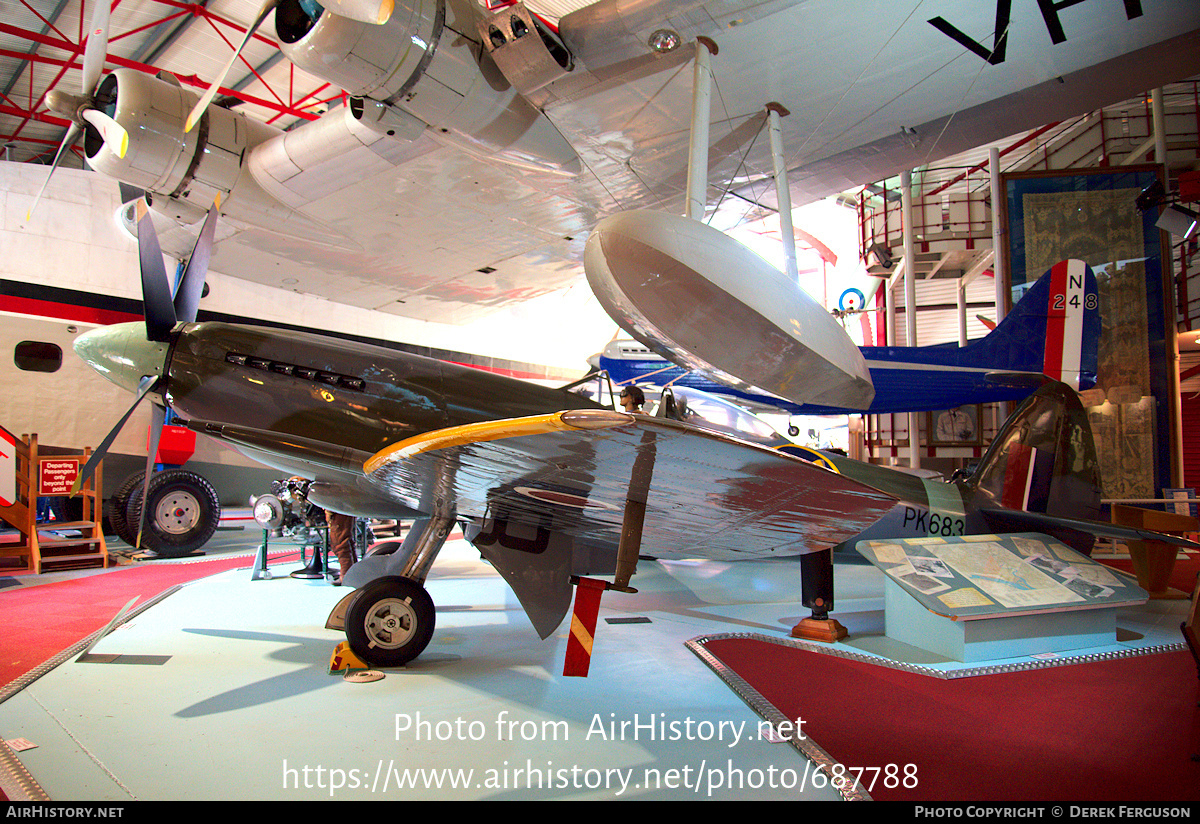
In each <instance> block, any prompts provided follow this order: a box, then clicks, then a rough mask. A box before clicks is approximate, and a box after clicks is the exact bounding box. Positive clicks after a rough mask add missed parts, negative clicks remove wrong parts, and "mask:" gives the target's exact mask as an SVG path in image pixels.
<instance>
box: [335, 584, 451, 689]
mask: <svg viewBox="0 0 1200 824" xmlns="http://www.w3.org/2000/svg"><path fill="white" fill-rule="evenodd" d="M433 625H434V609H433V599H432V598H430V597H429V593H428V592H426V591H425V588H424V587H423V586H421V585H420V584H418V583H417V582H416V581H412V580H409V579H408V578H401V577H399V576H396V575H389V576H387V577H384V578H376V579H375V580H374V581H372V582H371V583H369V584H367V585H366V586H364V587H363V588H362V589H360V590H359V591H358V594H357V595H356V596H355V597H354V600H353V601H351V602H350V607H349V609H348V610H347V611H346V639H347V640H348V641H349V642H350V649H352V650H354V654H355V655H357V656H358V657H359V658H361V659H362V660H364V661H366V662H368V663H370V664H374V665H376V666H380V667H398V666H401V665H403V664H407V663H408V662H409V661H411V660H412V659H414V658H416V657H417V656H418V655H420V654H421V653H422V652H424V651H425V647H426V646H428V645H429V640H430V639H431V638H432V637H433Z"/></svg>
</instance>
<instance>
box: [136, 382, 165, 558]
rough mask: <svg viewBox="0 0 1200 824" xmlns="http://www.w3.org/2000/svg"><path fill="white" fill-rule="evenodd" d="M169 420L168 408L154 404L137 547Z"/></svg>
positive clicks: (143, 526) (140, 546)
mask: <svg viewBox="0 0 1200 824" xmlns="http://www.w3.org/2000/svg"><path fill="white" fill-rule="evenodd" d="M166 420H167V410H165V409H163V408H162V407H161V406H159V405H158V404H154V409H153V411H152V413H151V417H150V446H149V448H148V450H147V452H146V482H145V483H144V484H143V485H142V514H141V518H139V519H138V534H137V544H136V545H135V546H136V548H137V549H141V548H142V533H143V532H144V531H145V529H146V510H147V509H148V507H147V506H146V498H147V496H148V495H149V494H150V480H151V478H152V477H153V476H154V459H155V457H157V456H158V441H159V438H160V437H161V436H162V428H163V424H164V423H165V422H166Z"/></svg>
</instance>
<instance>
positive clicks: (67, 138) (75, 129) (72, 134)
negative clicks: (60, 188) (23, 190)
mask: <svg viewBox="0 0 1200 824" xmlns="http://www.w3.org/2000/svg"><path fill="white" fill-rule="evenodd" d="M82 131H83V127H82V126H80V125H79V124H78V123H72V124H71V126H70V128H68V129H67V133H66V134H65V135H63V139H62V143H60V144H58V151H57V152H55V153H54V162H53V163H51V164H50V172H49V173H48V174H47V175H46V179H45V180H43V181H42V188H40V189H38V193H37V197H35V198H34V199H33V205H32V206H30V207H29V211H28V212H26V213H25V220H29V219H30V218H31V217H33V210H34V209H36V208H37V205H38V203H39V202H40V201H41V199H42V193H43V192H45V191H46V187H47V186H48V185H50V178H52V177H54V170H55V169H57V168H58V161H60V160H62V156H63V152H65V151H66V150H67V149H69V148H70V147H71V146H73V145H75V141H76V140H78V139H79V133H80V132H82Z"/></svg>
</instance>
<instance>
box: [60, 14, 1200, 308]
mask: <svg viewBox="0 0 1200 824" xmlns="http://www.w3.org/2000/svg"><path fill="white" fill-rule="evenodd" d="M104 5H105V4H103V3H98V4H96V17H95V18H94V21H93V26H92V31H94V32H95V34H94V35H93V36H91V37H89V38H88V41H87V48H86V52H85V59H84V72H83V81H82V84H81V93H80V94H79V95H68V94H62V93H56V94H55V95H53V96H52V97H51V98H50V99H49V101H48V102H49V104H50V105H51V106H52V108H53V109H54V111H56V112H58V113H59V114H61V115H63V116H65V117H67V118H69V119H70V120H71V122H72V126H71V128H70V129H69V131H68V133H67V135H66V137H65V139H64V142H63V146H62V147H60V155H61V149H65V147H67V146H68V145H70V144H73V143H74V142H75V141H76V140H78V139H79V137H80V135H82V137H83V149H84V153H85V155H86V158H87V162H88V164H89V165H90V166H91V167H92V168H93V169H95V170H96V171H98V172H99V173H101V174H104V175H107V176H109V177H111V178H113V179H116V180H119V181H122V182H123V183H126V184H129V185H131V186H134V187H138V188H140V189H141V190H143V191H144V192H145V193H146V194H147V195H148V198H149V201H150V202H151V205H152V208H153V209H154V210H155V211H156V212H157V213H158V214H160V215H161V216H163V218H164V222H166V221H168V220H169V221H170V222H173V223H174V224H175V225H176V226H177V227H179V228H178V229H177V230H176V231H174V232H163V234H162V238H163V247H164V251H166V252H167V253H169V254H173V255H175V256H177V257H182V256H183V255H185V254H186V253H187V251H188V250H189V249H190V248H191V245H192V239H193V237H194V235H195V227H196V226H197V225H198V224H199V222H200V221H201V219H202V218H203V217H204V215H205V213H206V211H207V209H208V207H209V204H210V203H212V202H213V200H214V199H215V198H216V197H217V196H218V195H219V196H220V197H221V204H222V205H221V213H222V223H221V229H220V232H219V235H218V237H217V239H216V244H215V246H214V253H213V254H214V259H213V267H214V268H215V269H217V270H218V271H221V272H223V273H225V274H228V275H232V276H236V277H242V278H246V279H249V280H253V281H256V282H262V283H267V284H270V285H279V283H280V282H281V281H282V280H283V279H285V278H290V279H292V281H293V282H294V285H293V286H292V288H295V289H299V290H301V291H305V292H309V293H313V294H319V295H322V296H324V297H327V298H330V299H333V300H337V301H340V302H343V303H347V304H350V305H355V306H361V307H366V308H371V309H381V310H383V311H387V312H392V313H395V314H399V315H403V316H407V317H414V318H421V319H427V320H434V321H441V322H450V323H462V322H464V321H467V320H470V319H472V318H475V317H478V316H479V315H480V314H481V313H484V312H487V311H490V310H492V309H494V308H497V307H500V306H504V305H508V304H512V303H514V302H516V301H521V300H526V299H528V298H531V297H534V296H537V295H540V294H545V293H548V292H551V291H554V290H556V289H560V288H564V287H566V286H569V285H571V284H574V283H576V282H577V281H578V278H579V275H580V272H581V268H580V267H581V257H582V252H583V244H584V241H585V239H586V238H587V236H588V234H589V232H591V230H592V229H593V227H594V226H595V225H596V223H597V222H598V221H599V220H600V219H601V218H603V217H605V216H606V215H610V214H614V213H616V212H620V211H626V210H630V209H635V208H652V209H661V210H665V211H678V209H679V206H680V205H681V204H682V203H683V202H684V200H685V192H686V189H687V187H686V179H687V176H688V156H689V133H690V131H691V129H690V125H689V123H690V119H691V109H692V102H691V101H692V95H693V87H694V80H693V72H692V64H693V62H695V61H697V60H699V58H700V57H701V55H702V54H703V56H704V62H705V64H706V65H707V69H706V71H707V72H708V73H709V74H711V77H712V81H713V82H712V91H711V98H710V102H707V103H706V104H705V105H703V106H702V111H701V112H700V114H701V115H702V116H703V119H704V120H705V122H706V130H705V133H706V134H707V135H708V137H707V139H706V143H707V144H708V148H709V149H710V151H709V157H710V158H711V159H710V161H709V162H708V163H707V164H706V165H705V168H704V169H702V170H700V173H701V174H702V176H703V180H702V181H701V191H702V192H703V196H702V197H701V200H702V201H703V202H704V203H705V204H706V207H705V208H704V209H703V211H704V213H705V214H703V215H700V216H701V217H705V218H706V219H708V220H710V221H713V222H714V225H716V226H717V227H718V228H727V226H726V224H730V223H734V222H737V221H740V220H742V219H746V220H753V219H756V218H758V217H761V216H762V215H763V214H765V213H769V212H770V211H771V210H773V209H774V208H776V205H777V202H776V194H775V192H774V190H773V189H772V187H771V186H770V185H769V184H768V181H769V180H770V179H771V178H772V177H773V176H775V163H774V159H773V156H772V152H771V151H770V150H769V149H768V143H769V142H770V141H768V140H766V139H765V138H763V137H762V136H761V133H762V131H763V130H764V128H765V126H766V124H767V122H768V120H769V116H768V111H774V112H776V113H782V114H783V116H782V118H781V121H780V128H779V133H780V138H781V152H780V156H781V157H782V159H783V161H784V163H783V166H784V168H785V170H786V172H787V176H788V178H789V180H788V181H787V182H788V188H789V189H790V192H791V200H792V202H794V203H798V204H799V203H805V202H809V201H812V200H814V199H817V198H819V197H822V196H826V195H830V194H834V193H837V192H840V191H843V190H845V189H847V188H849V187H852V186H856V185H860V184H864V183H870V182H874V181H878V180H882V179H885V178H886V177H888V176H890V175H893V174H896V173H898V172H899V171H901V170H905V169H913V168H917V167H920V166H922V165H927V164H929V163H931V162H934V161H937V160H938V159H940V158H943V157H946V156H949V155H952V154H954V153H957V152H960V151H963V150H966V149H969V148H972V147H976V146H979V145H982V144H984V143H987V142H991V141H995V140H999V139H1003V138H1006V137H1009V136H1011V135H1013V134H1017V133H1020V132H1021V131H1023V130H1026V129H1029V128H1033V127H1037V126H1041V125H1043V124H1045V123H1046V122H1048V121H1051V120H1061V119H1065V118H1068V117H1071V116H1075V115H1079V114H1083V113H1085V112H1088V111H1093V110H1095V109H1097V108H1099V107H1100V106H1102V105H1104V104H1107V103H1111V102H1114V101H1117V100H1122V99H1127V98H1129V97H1131V96H1133V95H1136V94H1140V93H1142V92H1144V91H1145V90H1147V89H1150V88H1154V87H1156V86H1159V85H1161V84H1163V83H1165V82H1169V81H1172V80H1176V79H1181V78H1185V77H1189V76H1192V75H1194V74H1197V73H1200V5H1198V4H1196V3H1195V2H1194V0H1127V1H1126V2H1120V0H1084V1H1083V2H1071V3H1049V2H1037V0H997V2H995V3H974V4H964V3H961V2H956V0H923V1H922V2H917V0H907V1H906V2H895V0H850V1H849V2H848V1H847V0H803V2H801V1H800V0H766V2H762V1H761V0H599V2H596V3H593V4H591V5H588V6H585V7H583V8H580V9H578V10H577V11H573V12H571V13H569V14H566V15H564V16H563V17H562V18H561V19H559V20H558V21H557V23H556V24H552V23H551V22H548V21H546V20H545V19H543V18H542V17H540V16H538V15H536V14H533V13H532V12H530V11H529V10H528V9H527V8H525V7H524V6H523V5H522V4H520V3H516V4H511V5H504V6H503V7H502V8H499V9H497V10H493V11H489V10H486V9H484V8H482V7H481V6H479V5H477V4H476V3H474V2H470V0H400V2H397V3H395V4H394V7H393V6H392V4H391V3H390V2H389V3H383V4H380V3H378V2H377V0H337V2H334V0H330V2H326V3H316V2H311V1H310V0H266V2H265V3H264V4H263V6H262V8H261V9H260V11H259V13H258V14H257V15H256V18H255V20H254V22H253V24H252V25H251V26H250V27H249V29H248V30H247V32H246V37H245V39H244V40H243V43H245V42H246V41H247V40H249V38H250V36H251V33H252V32H254V31H255V30H256V29H257V28H259V27H267V28H268V29H273V34H274V37H275V38H276V39H278V41H279V42H280V43H281V49H282V51H283V54H284V55H285V56H286V58H287V59H288V60H290V61H291V62H292V64H293V65H294V66H295V68H296V69H298V70H300V71H301V72H303V73H307V74H308V75H310V76H313V77H315V78H319V79H320V80H321V81H325V82H328V83H329V84H330V85H331V86H332V87H333V88H335V89H338V88H340V89H343V90H344V91H345V92H346V94H347V95H348V96H349V97H348V99H349V102H348V104H347V105H344V106H337V107H335V108H333V109H332V110H330V111H328V112H327V113H326V114H324V115H323V116H321V117H320V118H319V119H317V120H314V121H311V122H306V123H303V124H300V125H298V126H296V127H295V128H291V129H289V130H287V131H283V130H281V129H279V128H277V127H276V126H273V125H268V124H265V123H262V122H260V121H258V120H256V119H254V118H252V117H250V116H248V115H247V114H245V113H243V112H241V111H239V110H238V108H237V106H236V105H235V104H233V103H230V102H229V100H228V99H222V98H216V99H217V100H222V102H223V103H224V105H216V104H212V103H211V101H212V100H213V99H214V97H213V94H212V92H213V91H215V90H216V89H217V87H218V86H220V85H221V84H222V83H223V82H224V79H223V78H224V76H223V75H222V77H220V78H216V80H215V82H214V84H213V88H212V89H210V90H209V94H204V95H201V94H199V93H197V92H194V91H192V90H191V89H189V88H187V87H185V86H184V85H183V84H181V83H180V82H179V81H178V80H177V79H176V78H174V77H172V76H170V75H169V74H160V75H159V76H151V75H150V74H146V73H142V72H139V71H136V70H134V69H130V68H118V69H116V70H115V71H113V72H111V73H109V74H104V73H103V67H104V63H105V59H104V58H105V50H106V48H107V43H108V39H109V38H108V17H109V15H108V9H106V8H104ZM389 9H390V14H389V13H388V11H389ZM864 20H869V21H870V25H868V26H864V25H863V21H864ZM234 62H235V60H234V59H233V57H232V56H231V59H230V61H229V66H232V65H233V64H234ZM226 71H228V67H227V69H226ZM222 88H223V87H222ZM226 91H227V90H226ZM729 196H732V199H734V200H736V201H737V202H738V203H739V204H741V205H739V207H738V209H737V210H736V211H737V215H736V217H730V218H728V219H726V218H725V217H724V216H723V215H722V214H719V212H721V210H719V209H717V204H718V202H719V201H721V200H722V198H724V200H725V202H729V200H730V197H729ZM746 204H749V205H746ZM129 219H130V223H133V222H134V219H133V217H132V213H130V217H129Z"/></svg>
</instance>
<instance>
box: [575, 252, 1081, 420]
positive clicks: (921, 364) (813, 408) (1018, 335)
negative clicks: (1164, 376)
mask: <svg viewBox="0 0 1200 824" xmlns="http://www.w3.org/2000/svg"><path fill="white" fill-rule="evenodd" d="M1100 326H1101V324H1100V297H1099V293H1098V291H1097V287H1096V276H1095V274H1094V273H1093V272H1092V269H1091V267H1090V266H1088V265H1087V264H1086V263H1084V262H1083V261H1081V260H1071V261H1062V262H1061V263H1059V264H1057V265H1055V266H1053V267H1052V268H1050V269H1049V270H1047V271H1046V273H1045V274H1043V275H1042V276H1041V277H1040V278H1039V279H1038V280H1037V281H1036V282H1035V283H1034V284H1033V285H1032V286H1031V287H1030V288H1029V289H1028V290H1027V291H1026V292H1025V294H1024V295H1023V296H1022V297H1021V300H1020V301H1018V302H1017V304H1016V306H1014V307H1013V309H1012V311H1011V312H1010V313H1009V314H1008V315H1006V316H1005V317H1004V319H1003V320H1002V321H1001V322H1000V323H999V324H998V325H997V326H996V327H995V328H994V329H993V330H991V331H990V332H989V333H988V334H987V335H986V336H984V337H982V338H979V339H977V340H974V341H971V342H969V343H968V344H967V345H966V346H959V345H957V344H955V343H949V344H942V345H937V346H912V347H906V346H863V347H860V350H861V352H862V356H863V359H864V361H865V362H866V366H867V369H868V370H869V371H870V376H871V382H872V384H873V385H874V388H875V396H874V400H873V401H872V402H871V404H870V406H868V407H867V408H865V409H863V408H860V407H844V406H841V407H839V406H831V405H828V404H819V403H804V404H798V403H795V402H794V401H790V400H788V399H786V398H781V397H779V396H777V395H773V394H770V393H766V392H759V391H753V390H749V389H745V388H739V387H736V386H730V385H727V384H724V383H721V382H720V381H717V380H714V379H713V378H711V377H709V376H708V375H707V374H705V373H704V372H701V371H689V370H685V369H683V368H681V367H678V366H675V365H674V364H673V363H670V362H668V361H665V360H663V359H662V358H661V357H659V356H658V355H657V354H655V353H654V352H652V351H650V350H649V349H647V348H646V347H644V346H641V345H640V344H638V343H636V342H633V341H624V340H618V341H613V342H612V343H610V344H608V346H606V347H605V349H604V351H603V352H601V353H600V355H599V357H598V358H597V359H596V361H595V366H596V367H597V368H598V369H602V370H604V371H605V372H607V373H608V376H609V377H610V378H611V379H612V380H613V381H614V382H615V383H617V384H622V385H623V384H628V383H639V384H647V385H653V386H659V387H665V386H687V387H692V388H696V389H701V390H703V391H706V392H711V393H714V394H718V395H723V396H728V397H731V398H733V399H735V400H736V401H738V402H742V403H747V404H749V405H751V406H755V407H763V408H774V409H778V410H782V411H785V412H788V413H790V414H793V415H844V414H848V413H851V414H852V413H861V412H865V413H868V414H879V413H886V412H914V411H921V410H926V409H951V408H953V407H956V406H960V405H964V404H975V403H994V402H997V401H1015V400H1021V399H1023V398H1025V397H1027V396H1028V395H1030V394H1032V393H1033V392H1034V390H1036V389H1037V388H1038V387H1039V386H1040V385H1041V384H1042V383H1043V382H1044V381H1045V380H1046V379H1049V380H1055V381H1061V382H1063V383H1065V384H1067V385H1068V386H1070V387H1071V388H1073V389H1075V390H1084V389H1090V388H1091V387H1092V386H1094V385H1095V383H1096V368H1097V358H1098V352H1099V346H1100Z"/></svg>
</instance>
